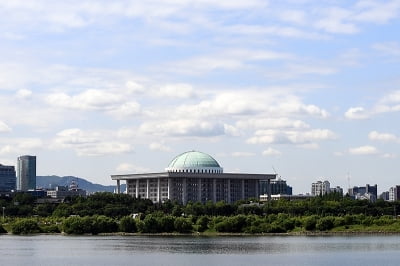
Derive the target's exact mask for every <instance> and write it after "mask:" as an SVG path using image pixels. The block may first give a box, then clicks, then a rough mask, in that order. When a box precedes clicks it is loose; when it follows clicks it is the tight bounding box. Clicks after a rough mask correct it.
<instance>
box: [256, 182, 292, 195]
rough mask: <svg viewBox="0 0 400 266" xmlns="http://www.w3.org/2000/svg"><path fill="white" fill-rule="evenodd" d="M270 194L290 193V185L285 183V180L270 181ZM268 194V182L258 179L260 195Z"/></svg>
mask: <svg viewBox="0 0 400 266" xmlns="http://www.w3.org/2000/svg"><path fill="white" fill-rule="evenodd" d="M270 187H271V195H292V191H293V189H292V187H291V186H289V185H288V184H287V183H286V180H282V179H278V180H271V181H270ZM265 194H268V182H267V181H266V180H260V195H265Z"/></svg>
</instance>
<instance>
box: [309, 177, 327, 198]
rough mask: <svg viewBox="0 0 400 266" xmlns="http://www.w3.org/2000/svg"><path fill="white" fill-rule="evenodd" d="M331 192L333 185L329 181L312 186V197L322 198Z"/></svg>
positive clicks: (318, 182)
mask: <svg viewBox="0 0 400 266" xmlns="http://www.w3.org/2000/svg"><path fill="white" fill-rule="evenodd" d="M330 192H331V184H330V183H329V181H327V180H325V181H323V182H322V181H317V182H315V183H312V184H311V195H312V196H321V195H326V194H328V193H330Z"/></svg>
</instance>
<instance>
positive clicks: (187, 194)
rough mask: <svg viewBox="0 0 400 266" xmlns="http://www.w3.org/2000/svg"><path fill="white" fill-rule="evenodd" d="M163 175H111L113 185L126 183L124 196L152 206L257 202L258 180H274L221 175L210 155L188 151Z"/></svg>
mask: <svg viewBox="0 0 400 266" xmlns="http://www.w3.org/2000/svg"><path fill="white" fill-rule="evenodd" d="M165 170H166V171H165V172H160V173H143V174H128V175H112V176H111V179H113V180H116V181H117V191H118V193H120V181H121V180H124V181H126V188H127V194H129V195H132V196H134V197H136V198H139V197H140V198H145V199H151V200H152V201H153V202H163V201H165V200H176V201H179V202H181V203H183V204H186V203H187V202H189V201H193V202H195V201H199V202H203V203H204V202H207V201H209V200H211V201H213V202H217V201H225V202H227V203H231V202H235V201H237V200H241V199H248V198H258V197H259V183H260V180H267V182H270V180H271V179H275V178H276V175H275V174H241V173H223V168H222V167H221V166H220V165H219V163H218V162H217V161H216V160H215V159H214V158H213V157H211V156H210V155H208V154H206V153H202V152H198V151H189V152H185V153H182V154H180V155H178V156H176V157H175V158H174V159H173V160H172V161H171V163H170V164H169V165H168V167H167V168H166V169H165Z"/></svg>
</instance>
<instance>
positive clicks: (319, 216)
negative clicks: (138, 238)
mask: <svg viewBox="0 0 400 266" xmlns="http://www.w3.org/2000/svg"><path fill="white" fill-rule="evenodd" d="M1 206H3V207H5V208H4V212H5V220H4V221H3V226H2V227H1V226H0V233H1V232H12V233H14V234H27V233H59V232H64V233H67V234H99V233H114V232H126V233H174V232H176V233H192V232H209V233H214V232H217V233H288V232H305V231H332V230H333V231H335V230H336V231H391V232H400V220H397V219H394V218H397V213H398V212H399V210H400V209H399V207H400V204H399V202H385V201H381V200H379V201H377V202H376V203H371V202H368V201H359V200H352V199H351V198H348V197H345V198H343V197H341V196H340V195H337V194H332V195H328V196H324V197H315V198H312V199H309V200H297V201H287V200H279V201H273V202H269V203H264V204H261V203H259V202H257V201H256V200H253V201H241V202H236V203H234V204H226V203H225V202H217V203H213V202H211V201H210V202H207V203H205V204H202V203H198V202H196V203H192V202H189V203H188V204H186V205H182V204H179V203H177V202H171V201H167V202H165V203H162V204H153V203H152V202H151V201H150V200H145V199H136V198H134V197H131V196H129V195H125V194H112V193H96V194H94V195H91V196H89V197H75V198H68V199H66V200H65V202H64V203H61V204H51V203H44V204H35V199H34V198H33V197H32V196H30V195H29V194H18V195H16V196H15V197H14V198H13V199H10V198H2V199H0V207H1ZM132 214H138V215H137V217H136V218H135V219H134V218H132Z"/></svg>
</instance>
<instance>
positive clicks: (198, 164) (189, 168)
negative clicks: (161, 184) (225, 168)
mask: <svg viewBox="0 0 400 266" xmlns="http://www.w3.org/2000/svg"><path fill="white" fill-rule="evenodd" d="M166 170H167V171H168V172H188V173H222V167H221V166H220V165H219V164H218V162H217V161H216V160H215V159H214V158H213V157H211V156H210V155H208V154H206V153H204V152H199V151H188V152H185V153H182V154H180V155H178V156H176V157H175V158H174V159H173V160H172V161H171V162H170V163H169V165H168V167H167V168H166Z"/></svg>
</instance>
